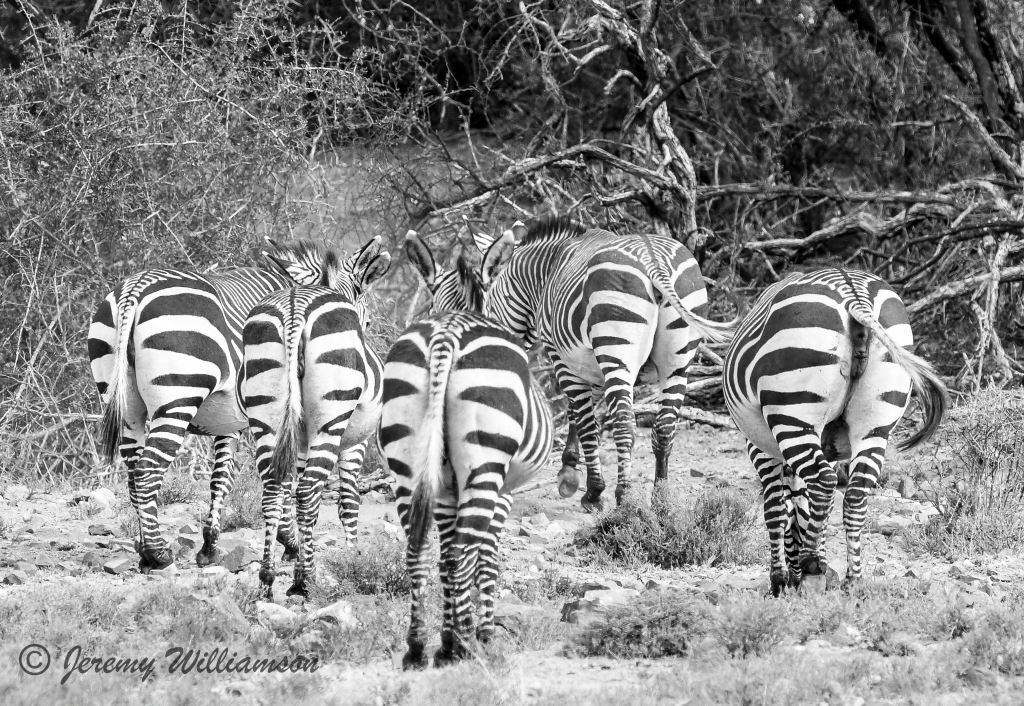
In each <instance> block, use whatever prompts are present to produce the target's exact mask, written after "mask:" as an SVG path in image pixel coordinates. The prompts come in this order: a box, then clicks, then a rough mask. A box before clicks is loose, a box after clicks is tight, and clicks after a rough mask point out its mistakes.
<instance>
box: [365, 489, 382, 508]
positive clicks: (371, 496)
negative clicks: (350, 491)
mask: <svg viewBox="0 0 1024 706" xmlns="http://www.w3.org/2000/svg"><path fill="white" fill-rule="evenodd" d="M363 502H366V503H374V504H376V505H387V504H388V498H387V496H386V495H384V493H382V492H380V491H379V490H370V491H368V492H366V493H365V494H363Z"/></svg>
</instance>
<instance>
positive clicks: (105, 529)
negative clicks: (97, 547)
mask: <svg viewBox="0 0 1024 706" xmlns="http://www.w3.org/2000/svg"><path fill="white" fill-rule="evenodd" d="M89 534H90V535H92V536H93V537H112V536H113V535H114V530H113V529H112V528H111V527H110V525H104V524H97V525H89Z"/></svg>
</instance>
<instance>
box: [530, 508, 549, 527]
mask: <svg viewBox="0 0 1024 706" xmlns="http://www.w3.org/2000/svg"><path fill="white" fill-rule="evenodd" d="M549 522H551V520H550V519H548V516H547V515H545V514H544V513H543V512H538V513H537V514H536V515H534V516H532V517H531V518H530V526H531V527H547V526H548V523H549Z"/></svg>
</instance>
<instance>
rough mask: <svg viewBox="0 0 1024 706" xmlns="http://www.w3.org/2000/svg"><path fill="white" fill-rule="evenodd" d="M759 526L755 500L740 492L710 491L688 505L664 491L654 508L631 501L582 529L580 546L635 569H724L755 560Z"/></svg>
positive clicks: (658, 493) (679, 495)
mask: <svg viewBox="0 0 1024 706" xmlns="http://www.w3.org/2000/svg"><path fill="white" fill-rule="evenodd" d="M757 526H758V525H757V522H756V518H755V513H754V502H753V499H752V498H750V497H749V496H746V495H743V494H741V493H739V492H737V491H731V490H721V489H711V490H705V491H701V492H700V494H699V495H697V497H696V498H695V499H693V500H689V501H688V500H684V499H683V498H682V492H681V491H680V490H677V489H669V488H664V487H662V488H656V489H655V491H654V495H653V498H652V500H651V506H650V507H645V506H643V505H639V504H637V503H636V501H635V500H631V499H627V501H626V502H623V503H622V504H620V505H619V506H618V507H616V508H614V509H613V510H610V511H609V512H607V513H606V514H604V515H603V516H601V517H600V518H598V520H597V522H596V523H595V524H594V525H593V527H590V528H585V529H582V530H580V531H579V532H578V533H577V535H576V539H575V542H576V545H577V546H580V547H590V548H593V549H595V550H596V551H597V553H598V556H599V557H606V558H608V559H611V560H614V561H621V562H626V563H627V564H630V565H635V564H638V563H650V564H655V565H657V566H661V567H664V568H678V567H681V566H686V565H690V564H697V565H709V566H719V565H722V564H740V563H745V562H748V561H752V560H755V561H756V559H757V556H758V554H757V553H756V550H757V548H758V539H757V537H759V535H758V533H757V530H756V527H757Z"/></svg>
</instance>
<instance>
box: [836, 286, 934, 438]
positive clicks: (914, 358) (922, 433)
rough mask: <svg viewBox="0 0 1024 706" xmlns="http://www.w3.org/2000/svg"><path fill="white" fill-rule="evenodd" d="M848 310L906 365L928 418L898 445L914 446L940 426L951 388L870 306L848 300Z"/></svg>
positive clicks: (904, 367)
mask: <svg viewBox="0 0 1024 706" xmlns="http://www.w3.org/2000/svg"><path fill="white" fill-rule="evenodd" d="M846 310H847V311H848V312H849V313H850V317H851V318H853V320H854V321H856V322H857V323H859V324H860V325H862V326H865V327H867V328H868V329H869V330H870V331H871V332H872V333H873V334H874V335H875V336H876V337H877V338H878V340H879V341H880V342H881V344H882V345H883V346H885V349H886V350H887V351H888V352H889V355H890V356H891V357H892V359H893V361H894V362H896V363H898V364H899V365H900V366H902V367H903V369H904V370H906V371H907V373H908V374H909V375H910V384H911V386H912V387H913V388H914V392H915V393H916V394H917V397H918V399H919V400H920V401H921V406H922V407H923V408H924V422H923V424H922V425H921V427H920V428H919V429H918V430H917V431H915V432H914V433H913V434H912V435H911V436H910V438H908V439H905V440H904V441H902V442H900V443H899V444H898V445H897V448H898V449H899V450H900V451H906V450H907V449H912V448H914V447H915V446H917V445H918V444H920V443H921V442H923V441H926V440H927V439H928V438H929V437H931V435H932V434H934V433H935V430H936V429H938V428H939V424H940V423H941V422H942V418H943V416H945V414H946V409H947V408H948V407H949V392H948V391H947V390H946V386H945V384H943V382H942V380H941V379H939V376H938V375H936V373H935V369H934V368H933V367H932V366H931V363H929V362H928V361H927V360H925V359H924V358H922V357H921V356H919V355H917V354H915V353H911V352H910V351H908V350H906V349H905V348H903V347H902V346H900V345H898V344H897V343H896V342H895V341H894V340H892V338H891V337H890V336H889V332H888V331H886V330H885V327H883V326H882V324H881V323H880V322H879V321H878V319H876V318H875V317H874V314H872V312H871V311H870V310H869V309H868V308H867V307H865V306H863V305H859V303H856V302H854V301H848V302H847V303H846Z"/></svg>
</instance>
